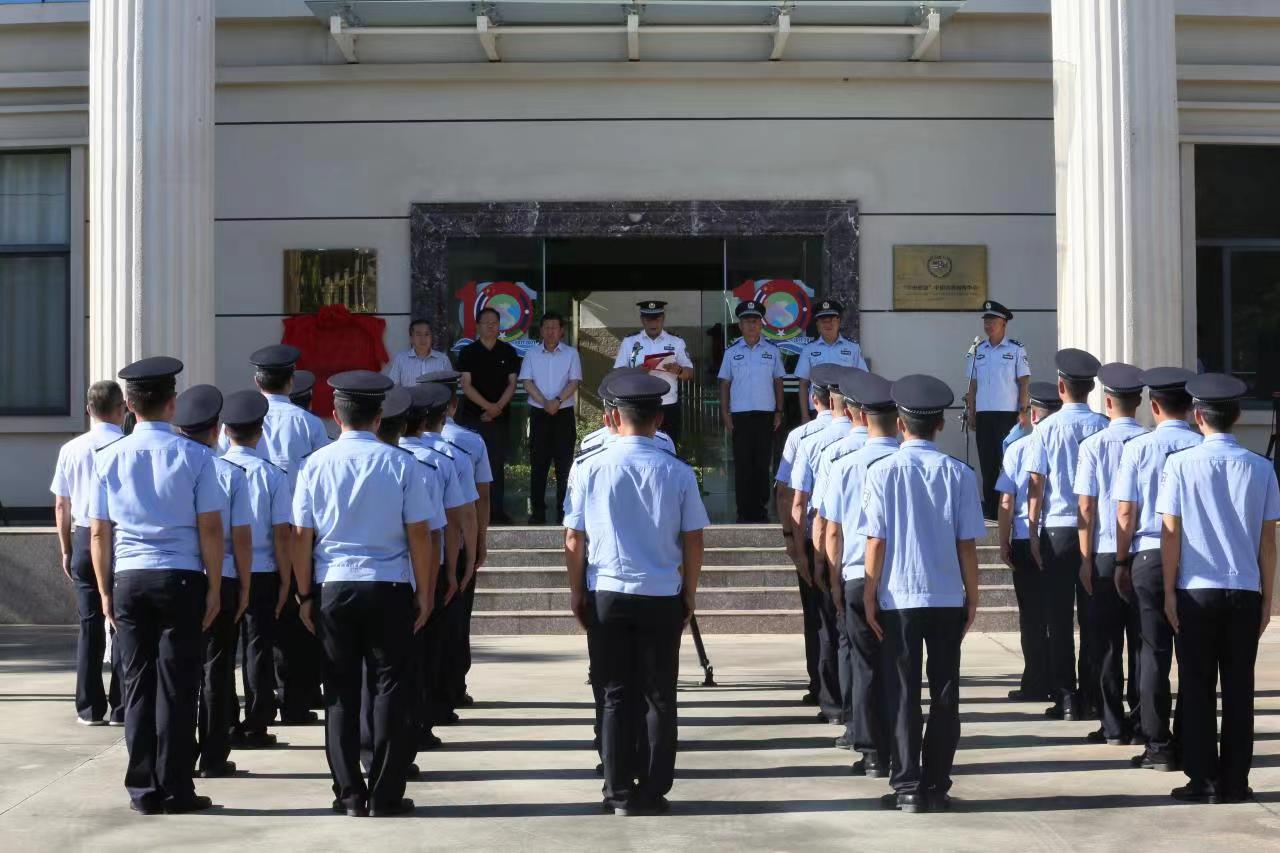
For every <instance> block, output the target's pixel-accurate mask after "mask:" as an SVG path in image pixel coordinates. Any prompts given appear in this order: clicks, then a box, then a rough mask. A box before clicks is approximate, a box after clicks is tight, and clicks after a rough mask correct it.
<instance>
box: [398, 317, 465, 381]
mask: <svg viewBox="0 0 1280 853" xmlns="http://www.w3.org/2000/svg"><path fill="white" fill-rule="evenodd" d="M432 342H433V339H432V334H431V323H429V322H428V321H427V320H424V319H422V318H418V319H416V320H414V321H412V322H411V323H409V348H408V349H407V350H404V351H402V352H398V353H396V354H395V356H394V357H392V359H391V363H390V364H388V365H387V366H386V367H385V368H384V369H383V373H385V374H386V375H387V376H388V377H389V378H390V379H391V381H392V382H394V383H396V384H397V385H404V386H412V385H413V384H414V383H416V382H417V381H418V377H419V376H421V375H422V374H424V373H432V372H434V371H437V370H452V369H453V365H452V364H450V363H449V356H447V355H445V354H444V353H442V352H439V351H438V350H434V349H432V348H431V345H432Z"/></svg>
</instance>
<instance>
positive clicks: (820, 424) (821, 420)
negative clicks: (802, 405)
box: [774, 411, 831, 487]
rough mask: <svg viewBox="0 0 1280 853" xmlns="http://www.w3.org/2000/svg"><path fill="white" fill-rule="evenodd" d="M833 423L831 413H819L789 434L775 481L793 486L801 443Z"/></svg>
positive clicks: (783, 445)
mask: <svg viewBox="0 0 1280 853" xmlns="http://www.w3.org/2000/svg"><path fill="white" fill-rule="evenodd" d="M829 423H831V412H830V411H825V412H818V414H817V416H816V417H814V418H813V419H812V420H809V421H806V422H804V423H802V424H800V426H798V427H796V428H795V429H793V430H791V432H789V433H787V440H786V441H785V442H783V444H782V458H781V459H780V460H778V474H777V476H776V477H774V480H775V481H777V482H779V483H783V484H785V485H786V486H787V487H790V486H791V471H792V470H793V469H794V468H795V465H796V455H797V454H798V453H799V452H800V443H801V442H802V441H804V440H805V439H806V438H808V437H809V436H811V435H813V434H814V433H815V432H821V431H822V430H824V429H826V428H827V424H829Z"/></svg>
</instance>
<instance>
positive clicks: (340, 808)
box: [330, 797, 369, 817]
mask: <svg viewBox="0 0 1280 853" xmlns="http://www.w3.org/2000/svg"><path fill="white" fill-rule="evenodd" d="M330 808H332V809H333V811H334V813H335V814H344V815H346V816H347V817H368V816H369V809H368V808H367V807H366V806H365V804H364V800H362V799H359V798H358V797H352V798H351V799H349V800H334V801H333V805H332V806H330Z"/></svg>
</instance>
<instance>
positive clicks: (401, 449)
mask: <svg viewBox="0 0 1280 853" xmlns="http://www.w3.org/2000/svg"><path fill="white" fill-rule="evenodd" d="M387 447H394V448H395V449H396V450H399V451H400V452H401V453H408V454H409V455H410V456H413V458H414V459H417V458H418V457H417V456H414V453H413V451H412V450H410V449H409V448H407V447H401V446H400V445H398V444H388V445H387Z"/></svg>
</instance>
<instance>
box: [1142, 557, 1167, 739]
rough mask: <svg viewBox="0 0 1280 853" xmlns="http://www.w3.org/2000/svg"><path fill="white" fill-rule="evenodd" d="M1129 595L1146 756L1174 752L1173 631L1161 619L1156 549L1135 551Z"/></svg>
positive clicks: (1159, 563) (1160, 571)
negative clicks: (1137, 635)
mask: <svg viewBox="0 0 1280 853" xmlns="http://www.w3.org/2000/svg"><path fill="white" fill-rule="evenodd" d="M1131 572H1132V578H1133V594H1134V598H1136V599H1137V604H1138V621H1139V623H1140V624H1141V627H1142V654H1141V656H1140V658H1139V660H1138V694H1139V699H1138V708H1139V713H1140V714H1141V715H1142V734H1143V736H1144V737H1145V738H1146V739H1147V750H1148V751H1150V752H1168V751H1170V750H1171V749H1173V748H1174V743H1173V732H1172V731H1171V730H1170V728H1169V716H1170V713H1171V711H1172V709H1173V693H1172V691H1171V689H1170V687H1169V670H1170V669H1171V668H1172V667H1173V628H1172V627H1171V626H1170V625H1169V620H1168V619H1166V618H1165V615H1164V568H1163V561H1162V560H1161V558H1160V549H1159V548H1152V549H1149V550H1146V551H1139V552H1138V553H1137V554H1136V555H1134V558H1133V568H1132V569H1131Z"/></svg>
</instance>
